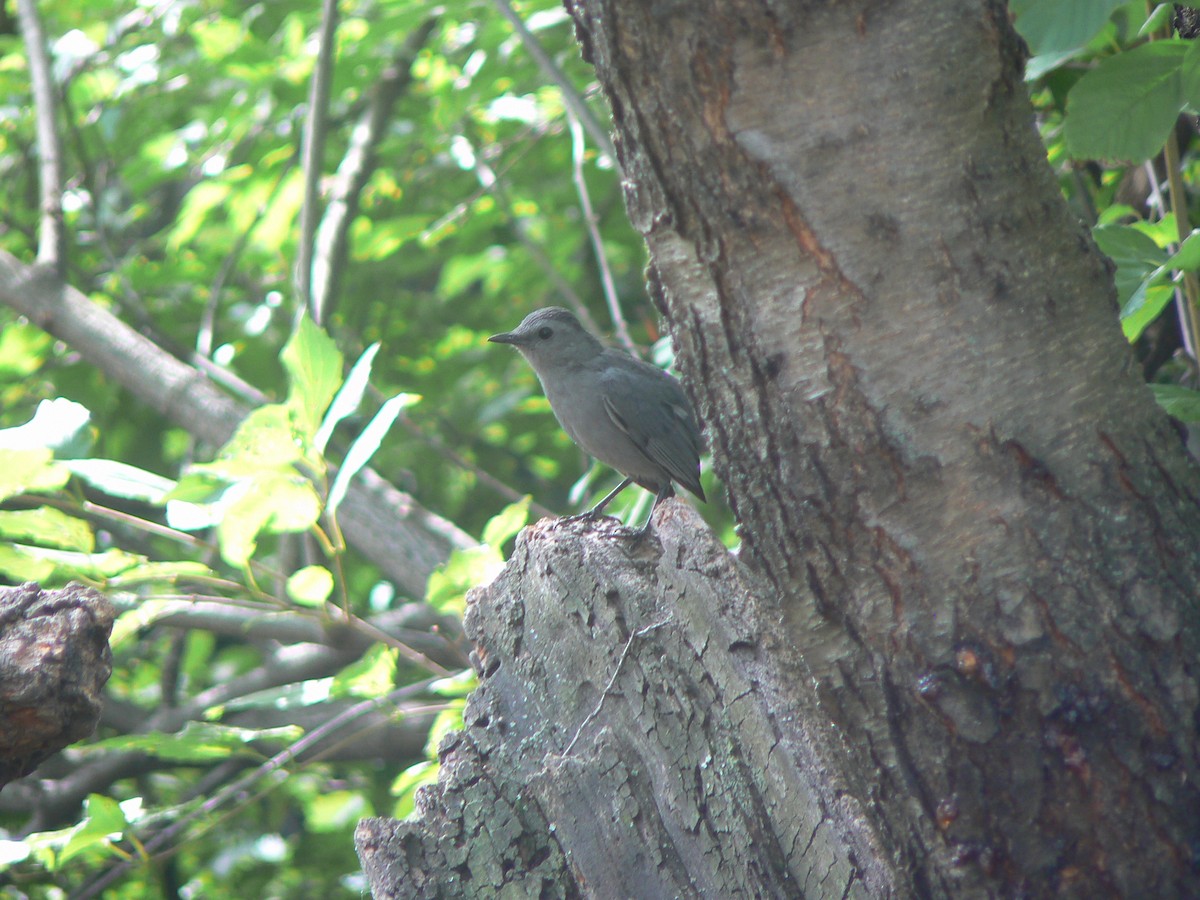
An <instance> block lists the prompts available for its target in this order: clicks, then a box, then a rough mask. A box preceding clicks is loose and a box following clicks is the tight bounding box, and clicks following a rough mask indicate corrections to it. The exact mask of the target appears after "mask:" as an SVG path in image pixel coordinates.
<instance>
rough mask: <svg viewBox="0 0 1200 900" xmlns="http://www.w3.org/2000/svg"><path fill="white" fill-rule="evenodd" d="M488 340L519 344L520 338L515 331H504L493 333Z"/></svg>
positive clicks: (494, 342) (495, 342) (497, 342)
mask: <svg viewBox="0 0 1200 900" xmlns="http://www.w3.org/2000/svg"><path fill="white" fill-rule="evenodd" d="M488 340H489V341H490V342H491V343H493V344H519V343H521V339H520V338H519V337H518V336H517V333H516V332H515V331H504V332H501V333H500V334H493V335H492V336H491V337H490V338H488Z"/></svg>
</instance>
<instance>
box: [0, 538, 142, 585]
mask: <svg viewBox="0 0 1200 900" xmlns="http://www.w3.org/2000/svg"><path fill="white" fill-rule="evenodd" d="M12 546H13V549H18V550H20V552H21V553H22V554H23V555H25V556H27V557H29V558H31V559H35V560H41V561H42V562H46V563H50V564H51V566H52V568H51V571H52V572H57V573H58V575H59V577H61V578H62V579H66V578H87V579H90V580H93V581H105V580H107V579H109V578H111V577H113V576H114V575H119V574H120V573H122V572H125V571H127V570H129V569H131V568H133V567H134V566H136V565H140V564H142V563H144V562H145V561H146V558H145V557H144V556H138V555H137V554H135V553H126V552H125V551H124V550H118V549H116V548H115V547H114V548H112V549H110V550H105V551H104V552H102V553H84V552H80V551H75V550H54V549H50V548H47V547H32V546H29V545H27V544H13V545H12ZM2 549H3V548H2V547H0V550H2Z"/></svg>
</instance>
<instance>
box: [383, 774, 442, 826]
mask: <svg viewBox="0 0 1200 900" xmlns="http://www.w3.org/2000/svg"><path fill="white" fill-rule="evenodd" d="M439 768H440V766H439V765H438V763H437V762H436V761H435V760H431V759H423V760H421V761H420V762H419V763H414V764H413V765H411V766H409V767H408V768H407V769H405V770H404V771H403V772H401V773H400V775H399V776H398V777H397V778H396V780H395V781H393V782H392V796H394V797H395V798H396V805H395V806H393V807H392V816H393V817H394V818H397V819H406V818H408V817H409V816H411V815H412V814H413V812H414V811H415V810H416V797H417V789H418V788H421V787H424V786H425V785H427V784H436V783H437V778H438V770H439Z"/></svg>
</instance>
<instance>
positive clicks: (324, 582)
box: [287, 566, 333, 606]
mask: <svg viewBox="0 0 1200 900" xmlns="http://www.w3.org/2000/svg"><path fill="white" fill-rule="evenodd" d="M332 593H333V575H332V574H330V572H329V570H328V569H326V568H325V567H324V566H305V567H304V568H303V569H298V570H296V571H295V572H293V573H292V574H291V575H290V576H289V577H288V580H287V595H288V596H289V597H291V598H292V600H293V601H294V602H296V603H298V604H300V605H301V606H321V605H322V604H324V603H325V601H326V600H328V599H329V595H330V594H332Z"/></svg>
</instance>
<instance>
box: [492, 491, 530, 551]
mask: <svg viewBox="0 0 1200 900" xmlns="http://www.w3.org/2000/svg"><path fill="white" fill-rule="evenodd" d="M529 501H530V497H529V495H528V494H526V495H525V497H524V498H522V499H521V500H519V501H518V502H516V503H510V504H509V505H508V506H506V507H504V509H503V510H501V511H500V513H499V514H497V515H495V516H493V517H492V518H491V519H489V520H488V523H487V525H485V526H484V528H483V543H485V544H487V545H488V546H489V547H494V548H495V549H496V550H499V549H500V548H501V547H503V546H504V544H505V542H506V541H507V540H508V539H509V538H510V537H512V536H513V535H514V534H516V533H517V532H518V531H520V530H521V529H522V528H524V527H525V523H526V522H528V521H529Z"/></svg>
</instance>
